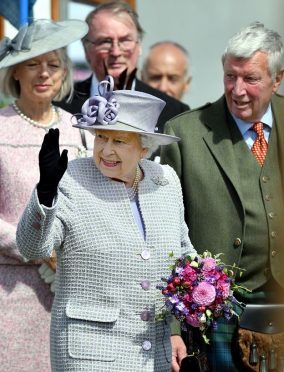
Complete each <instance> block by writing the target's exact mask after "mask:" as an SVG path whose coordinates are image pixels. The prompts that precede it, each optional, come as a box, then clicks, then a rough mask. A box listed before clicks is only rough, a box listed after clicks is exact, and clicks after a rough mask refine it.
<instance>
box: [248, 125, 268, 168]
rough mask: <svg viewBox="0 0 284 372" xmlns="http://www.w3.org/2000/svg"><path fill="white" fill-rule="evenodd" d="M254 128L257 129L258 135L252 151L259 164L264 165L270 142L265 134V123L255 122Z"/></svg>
mask: <svg viewBox="0 0 284 372" xmlns="http://www.w3.org/2000/svg"><path fill="white" fill-rule="evenodd" d="M252 130H253V131H255V133H256V134H257V137H256V139H255V141H254V143H253V145H252V148H251V152H252V153H253V154H254V156H255V157H256V159H257V161H258V162H259V164H260V165H261V166H263V164H264V160H265V156H266V153H267V148H268V144H267V142H266V140H265V137H264V134H263V124H262V123H254V124H253V126H252Z"/></svg>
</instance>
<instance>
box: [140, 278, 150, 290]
mask: <svg viewBox="0 0 284 372" xmlns="http://www.w3.org/2000/svg"><path fill="white" fill-rule="evenodd" d="M140 285H141V287H142V288H143V289H144V290H145V291H148V289H149V288H150V285H151V283H150V280H147V279H144V280H142V282H141V283H140Z"/></svg>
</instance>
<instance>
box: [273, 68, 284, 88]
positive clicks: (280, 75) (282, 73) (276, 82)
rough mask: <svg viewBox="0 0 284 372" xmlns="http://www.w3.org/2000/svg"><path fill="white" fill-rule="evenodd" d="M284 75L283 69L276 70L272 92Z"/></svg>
mask: <svg viewBox="0 0 284 372" xmlns="http://www.w3.org/2000/svg"><path fill="white" fill-rule="evenodd" d="M283 76H284V70H281V71H279V72H277V74H276V76H275V79H274V84H273V92H277V90H278V88H279V86H280V84H281V82H282V80H283Z"/></svg>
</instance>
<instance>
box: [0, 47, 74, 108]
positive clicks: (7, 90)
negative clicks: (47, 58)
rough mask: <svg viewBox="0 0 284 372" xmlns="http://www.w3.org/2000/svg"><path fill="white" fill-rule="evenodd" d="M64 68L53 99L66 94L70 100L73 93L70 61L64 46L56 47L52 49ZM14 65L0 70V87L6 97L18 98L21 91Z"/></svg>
mask: <svg viewBox="0 0 284 372" xmlns="http://www.w3.org/2000/svg"><path fill="white" fill-rule="evenodd" d="M54 52H55V53H56V54H57V56H58V58H59V60H60V63H61V64H62V67H63V68H64V69H65V72H66V75H65V78H64V80H63V82H62V85H61V87H60V90H59V92H58V93H57V95H56V96H55V97H54V99H53V101H61V100H62V99H63V98H65V97H66V96H68V98H67V101H70V100H71V98H72V94H73V89H74V88H73V73H72V62H71V59H70V58H69V57H68V55H67V50H66V48H60V49H56V50H55V51H54ZM14 69H15V65H13V66H10V67H7V68H5V69H3V70H2V71H1V73H0V74H1V77H0V82H1V83H0V89H1V91H2V92H3V94H4V95H5V96H7V97H9V96H12V97H14V98H19V97H20V93H21V88H20V83H19V82H18V81H17V80H15V79H14V77H13V73H14Z"/></svg>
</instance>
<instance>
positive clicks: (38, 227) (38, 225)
mask: <svg viewBox="0 0 284 372" xmlns="http://www.w3.org/2000/svg"><path fill="white" fill-rule="evenodd" d="M32 227H33V228H34V229H36V230H40V228H41V225H40V223H39V222H34V223H33V224H32Z"/></svg>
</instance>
